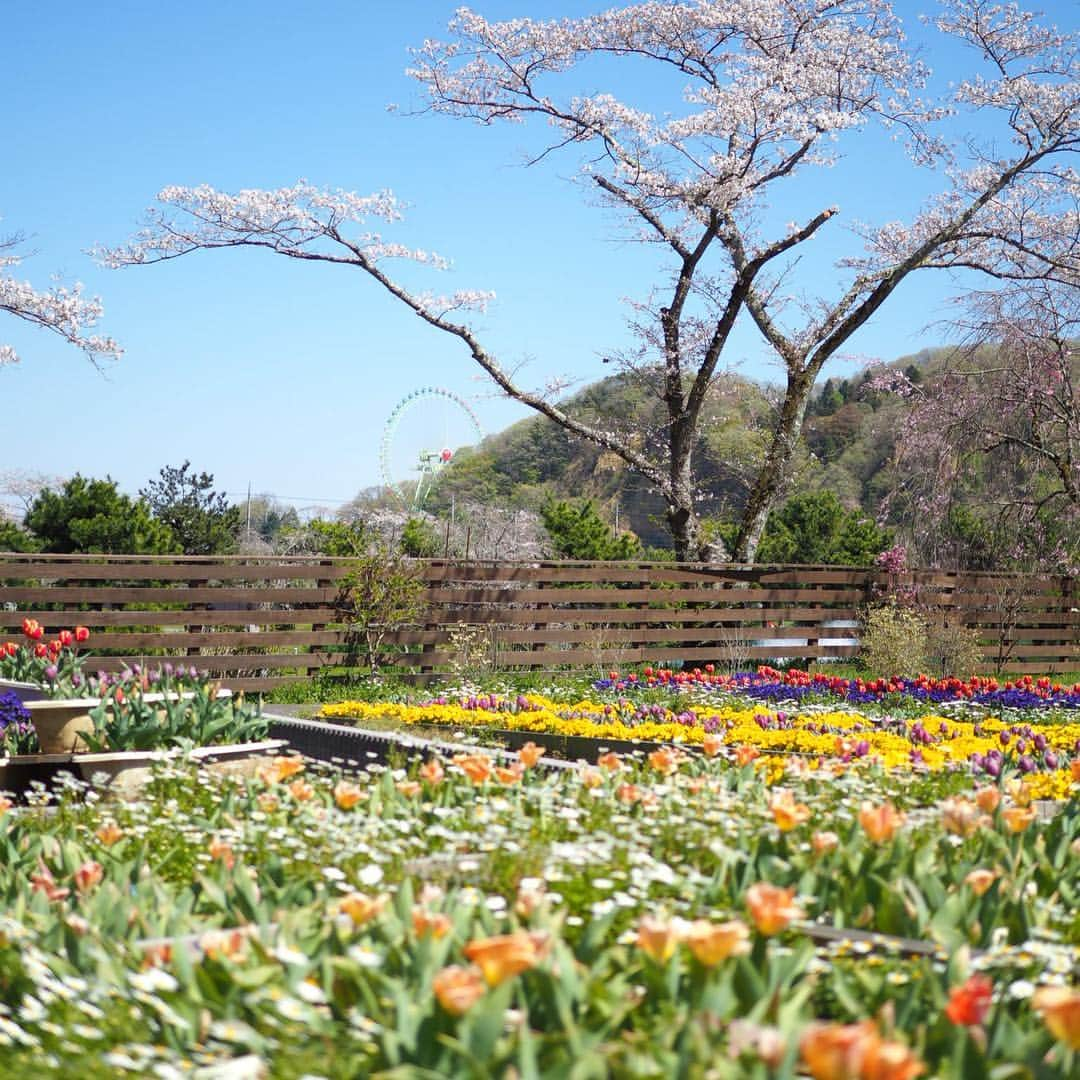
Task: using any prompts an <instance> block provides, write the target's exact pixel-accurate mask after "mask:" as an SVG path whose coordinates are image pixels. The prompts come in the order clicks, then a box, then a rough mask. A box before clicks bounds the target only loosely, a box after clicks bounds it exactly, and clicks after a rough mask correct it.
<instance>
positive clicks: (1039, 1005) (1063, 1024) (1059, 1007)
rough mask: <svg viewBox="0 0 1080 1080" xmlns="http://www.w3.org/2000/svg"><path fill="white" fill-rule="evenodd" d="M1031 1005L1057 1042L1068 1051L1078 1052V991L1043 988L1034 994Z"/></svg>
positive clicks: (1079, 1020) (1065, 987) (1079, 1009)
mask: <svg viewBox="0 0 1080 1080" xmlns="http://www.w3.org/2000/svg"><path fill="white" fill-rule="evenodd" d="M1031 1004H1032V1008H1034V1010H1035V1011H1036V1012H1037V1013H1038V1014H1039V1015H1040V1016H1041V1017H1042V1020H1043V1023H1044V1024H1045V1025H1046V1027H1047V1029H1048V1030H1049V1032H1050V1034H1051V1035H1053V1036H1054V1038H1055V1039H1057V1040H1058V1042H1062V1043H1064V1044H1065V1045H1066V1046H1067V1047H1068V1048H1069V1049H1070V1050H1080V990H1078V989H1076V988H1075V987H1068V986H1044V987H1042V989H1040V990H1037V991H1036V992H1035V997H1034V998H1032V1000H1031Z"/></svg>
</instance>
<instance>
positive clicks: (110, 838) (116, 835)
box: [94, 821, 124, 847]
mask: <svg viewBox="0 0 1080 1080" xmlns="http://www.w3.org/2000/svg"><path fill="white" fill-rule="evenodd" d="M94 835H95V836H96V837H97V838H98V840H100V841H101V843H103V844H104V845H105V846H106V847H112V846H113V844H115V843H116V842H117V841H118V840H120V839H121V838H122V837H123V835H124V830H123V829H121V828H120V826H119V825H117V824H116V822H115V821H106V822H105V823H104V824H102V825H100V826H99V827H98V828H97V829H96V830H95V832H94Z"/></svg>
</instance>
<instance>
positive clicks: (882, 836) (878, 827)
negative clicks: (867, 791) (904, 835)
mask: <svg viewBox="0 0 1080 1080" xmlns="http://www.w3.org/2000/svg"><path fill="white" fill-rule="evenodd" d="M903 823H904V815H903V814H901V813H898V812H897V810H896V807H895V806H893V804H892V803H891V802H884V803H882V804H881V805H880V806H874V804H873V803H870V802H864V803H863V804H862V808H861V809H860V810H859V824H860V825H861V826H862V827H863V831H864V832H865V833H866V835H867V836H868V837H869V838H870V839H871V841H873V843H875V844H887V843H888V842H889V841H890V840H891V839H892V838H893V837H894V836H895V835H896V830H897V829H899V828H900V826H901V825H903Z"/></svg>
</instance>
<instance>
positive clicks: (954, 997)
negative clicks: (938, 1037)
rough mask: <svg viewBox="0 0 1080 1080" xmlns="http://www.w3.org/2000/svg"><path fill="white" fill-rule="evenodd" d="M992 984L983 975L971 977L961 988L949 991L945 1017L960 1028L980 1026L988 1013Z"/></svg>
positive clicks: (992, 990) (992, 989) (991, 996)
mask: <svg viewBox="0 0 1080 1080" xmlns="http://www.w3.org/2000/svg"><path fill="white" fill-rule="evenodd" d="M993 995H994V984H993V983H992V982H991V981H990V980H989V979H988V978H987V977H986V976H985V975H972V976H971V978H970V979H968V981H967V982H966V983H964V984H963V985H962V986H954V987H953V988H952V989H951V990H950V991H949V1003H948V1005H946V1006H945V1015H946V1016H947V1017H948V1018H949V1019H950V1020H951V1021H952V1022H953V1023H954V1024H956V1025H958V1026H960V1027H975V1026H976V1025H978V1024H981V1023H982V1022H983V1021H984V1020H985V1019H986V1016H987V1013H989V1012H990V1005H991V1001H992V999H993Z"/></svg>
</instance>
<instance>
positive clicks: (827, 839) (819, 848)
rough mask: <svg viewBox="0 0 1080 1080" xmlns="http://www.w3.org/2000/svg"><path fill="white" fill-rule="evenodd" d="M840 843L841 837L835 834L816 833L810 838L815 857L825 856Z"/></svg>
mask: <svg viewBox="0 0 1080 1080" xmlns="http://www.w3.org/2000/svg"><path fill="white" fill-rule="evenodd" d="M839 843H840V837H839V836H837V835H836V833H834V832H829V831H828V830H826V831H825V832H816V833H814V835H813V836H811V837H810V846H811V847H812V848H813V849H814V854H815V855H825V854H827V853H828V852H830V851H832V850H833V849H834V848H835V847H836V846H837V845H838V844H839Z"/></svg>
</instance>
